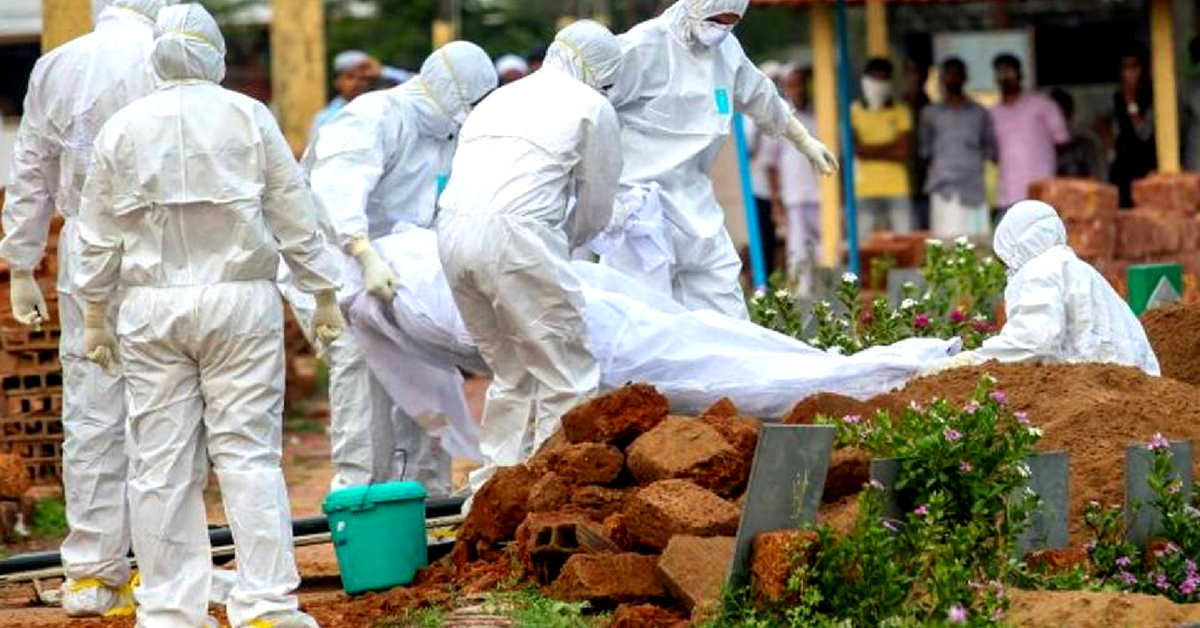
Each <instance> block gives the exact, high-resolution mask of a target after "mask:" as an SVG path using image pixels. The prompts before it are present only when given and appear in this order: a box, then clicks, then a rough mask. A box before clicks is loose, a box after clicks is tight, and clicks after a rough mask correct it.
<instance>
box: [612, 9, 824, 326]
mask: <svg viewBox="0 0 1200 628" xmlns="http://www.w3.org/2000/svg"><path fill="white" fill-rule="evenodd" d="M748 3H749V0H678V1H677V2H676V3H675V4H674V5H672V6H671V7H669V8H668V9H667V10H666V11H665V12H664V13H663V14H662V15H661V16H659V17H657V18H655V19H652V20H649V21H647V22H643V23H641V24H639V25H637V26H635V27H634V28H633V29H631V30H630V31H629V32H627V33H625V34H623V35H621V36H620V39H621V42H622V52H623V61H622V69H621V73H620V77H619V80H618V81H617V82H616V85H615V86H614V87H613V89H612V92H611V96H610V99H611V100H612V103H613V105H614V106H615V107H616V110H617V115H618V116H619V118H620V122H621V143H622V145H623V148H624V155H625V170H624V172H622V174H621V190H622V191H623V192H626V191H629V190H630V189H632V188H637V187H644V186H648V185H649V184H651V183H657V184H658V185H659V186H660V187H661V189H662V192H661V197H662V204H663V212H664V219H665V225H664V228H665V230H666V237H667V239H668V240H669V241H670V242H671V244H672V248H673V249H674V250H673V260H672V261H671V262H670V263H669V264H667V265H665V266H664V267H663V268H664V270H663V271H662V272H656V273H649V274H648V273H646V272H644V265H643V264H640V263H638V256H637V255H631V254H627V252H624V251H621V250H618V251H614V252H611V253H609V254H607V255H605V256H604V257H602V261H603V263H605V264H608V265H611V266H613V267H615V268H618V269H621V270H623V271H625V272H626V273H627V274H630V275H632V276H635V277H639V278H640V279H642V281H644V282H645V283H647V284H648V285H652V286H654V287H656V288H658V289H659V290H661V291H663V292H666V293H670V294H673V295H674V297H675V300H676V301H679V302H680V303H682V304H683V305H684V306H685V307H687V308H688V309H692V310H695V309H712V310H716V311H718V312H721V313H723V314H728V315H730V316H734V317H738V318H746V316H747V313H746V304H745V299H744V297H743V295H742V288H741V284H740V281H741V278H740V273H741V259H740V258H739V257H738V254H737V251H735V250H734V247H733V242H732V241H731V240H730V238H729V234H728V232H726V230H725V212H724V211H723V210H722V209H721V206H720V205H719V204H718V203H717V199H716V196H715V195H714V193H713V186H712V181H711V180H710V179H709V176H708V174H709V171H710V170H712V166H713V163H714V162H715V161H716V158H717V153H718V152H719V151H720V149H721V146H722V145H723V144H724V142H725V140H726V137H727V136H728V135H729V132H730V129H731V125H732V119H733V118H732V116H733V114H734V113H735V112H739V111H740V112H742V113H744V114H746V115H748V116H749V117H750V118H751V119H752V120H753V121H754V122H755V124H756V126H757V128H758V129H759V130H760V132H762V133H764V134H766V135H769V136H772V137H776V136H781V135H782V136H783V137H785V138H786V139H787V140H788V141H790V142H791V143H792V144H794V145H795V146H796V148H797V149H799V150H800V152H801V153H803V154H804V155H805V156H806V157H808V159H809V160H811V161H812V163H813V165H814V167H815V168H816V170H817V171H819V172H821V173H823V174H831V173H833V172H835V171H836V170H837V160H836V159H835V158H834V156H833V153H831V152H830V151H829V149H827V148H826V147H825V146H824V145H823V144H821V142H819V141H817V140H816V139H815V138H813V137H812V136H811V135H809V133H808V131H807V130H805V128H804V126H803V125H802V124H800V122H799V121H797V119H796V118H795V116H793V115H792V109H791V106H790V105H789V104H788V103H787V101H786V100H785V99H784V98H783V96H781V95H780V94H779V91H778V90H777V89H776V87H775V84H774V83H773V82H772V81H771V79H769V78H767V76H766V75H764V74H763V73H762V72H761V71H759V70H758V68H756V67H755V66H754V64H753V63H751V62H750V61H749V60H748V59H747V58H746V55H745V53H743V52H742V48H741V45H740V44H739V43H738V41H737V38H735V37H732V36H730V31H732V29H733V26H734V25H735V24H736V23H737V22H738V21H739V20H740V19H741V16H742V15H743V14H744V13H745V12H746V6H747V4H748Z"/></svg>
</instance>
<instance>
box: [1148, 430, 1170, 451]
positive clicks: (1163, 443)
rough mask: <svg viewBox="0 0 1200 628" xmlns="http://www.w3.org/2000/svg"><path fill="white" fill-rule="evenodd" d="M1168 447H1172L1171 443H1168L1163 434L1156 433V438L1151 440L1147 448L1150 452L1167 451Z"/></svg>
mask: <svg viewBox="0 0 1200 628" xmlns="http://www.w3.org/2000/svg"><path fill="white" fill-rule="evenodd" d="M1167 447H1170V443H1168V442H1167V439H1166V438H1165V437H1164V436H1163V435H1162V433H1161V432H1159V433H1155V434H1154V437H1153V438H1151V439H1150V444H1149V445H1147V448H1148V449H1149V450H1150V451H1158V450H1160V449H1166V448H1167Z"/></svg>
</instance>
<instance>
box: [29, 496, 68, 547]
mask: <svg viewBox="0 0 1200 628" xmlns="http://www.w3.org/2000/svg"><path fill="white" fill-rule="evenodd" d="M30 533H31V534H32V535H33V536H35V537H49V538H59V537H64V536H66V535H67V505H66V504H65V503H64V502H63V500H61V499H43V500H41V501H39V502H38V503H37V504H35V505H34V506H33V523H32V525H31V526H30Z"/></svg>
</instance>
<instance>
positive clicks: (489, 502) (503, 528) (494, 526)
mask: <svg viewBox="0 0 1200 628" xmlns="http://www.w3.org/2000/svg"><path fill="white" fill-rule="evenodd" d="M536 481H537V477H536V476H534V474H533V473H532V472H531V471H530V470H529V469H527V468H525V467H524V466H523V465H518V466H515V467H504V468H501V469H500V470H498V471H497V472H496V475H494V476H492V478H491V479H490V480H488V481H487V483H486V484H484V485H483V488H481V489H479V492H478V493H476V494H475V497H474V499H472V500H471V510H470V512H468V513H467V516H466V519H464V520H463V525H462V529H461V530H460V532H459V541H460V542H464V543H467V545H468V546H470V547H478V546H483V547H490V546H492V545H495V544H497V543H500V542H501V541H508V540H510V539H512V538H513V533H514V532H516V531H517V526H519V525H521V522H522V521H524V520H525V516H526V515H527V514H528V513H529V491H530V489H531V488H532V487H533V484H534V482H536Z"/></svg>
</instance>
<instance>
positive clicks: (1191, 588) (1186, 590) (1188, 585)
mask: <svg viewBox="0 0 1200 628" xmlns="http://www.w3.org/2000/svg"><path fill="white" fill-rule="evenodd" d="M1197 586H1200V577H1197V576H1196V575H1195V574H1191V575H1189V576H1188V577H1187V579H1186V580H1184V581H1183V582H1182V583H1181V584H1180V585H1179V592H1180V593H1182V594H1184V595H1191V594H1193V593H1195V592H1196V588H1197Z"/></svg>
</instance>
